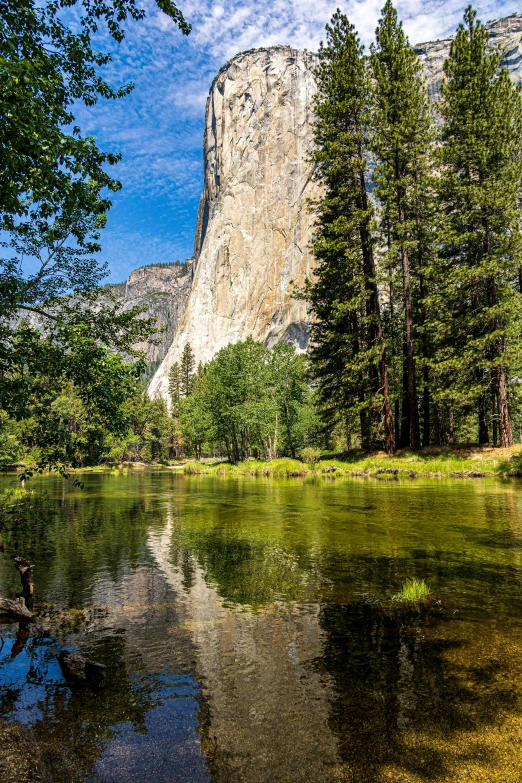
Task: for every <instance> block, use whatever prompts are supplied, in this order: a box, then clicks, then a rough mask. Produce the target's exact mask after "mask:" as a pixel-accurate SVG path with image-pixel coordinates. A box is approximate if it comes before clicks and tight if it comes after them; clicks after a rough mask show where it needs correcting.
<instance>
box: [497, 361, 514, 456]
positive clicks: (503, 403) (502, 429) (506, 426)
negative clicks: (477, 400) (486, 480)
mask: <svg viewBox="0 0 522 783" xmlns="http://www.w3.org/2000/svg"><path fill="white" fill-rule="evenodd" d="M497 408H498V429H499V436H500V448H507V447H508V446H512V445H513V429H512V426H511V412H510V410H509V399H508V393H507V378H506V370H505V368H504V366H503V365H500V366H499V367H498V368H497Z"/></svg>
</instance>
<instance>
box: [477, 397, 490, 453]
mask: <svg viewBox="0 0 522 783" xmlns="http://www.w3.org/2000/svg"><path fill="white" fill-rule="evenodd" d="M478 425H479V443H480V444H481V445H484V444H485V443H489V432H488V422H487V397H486V394H485V393H484V394H481V395H480V397H479V401H478Z"/></svg>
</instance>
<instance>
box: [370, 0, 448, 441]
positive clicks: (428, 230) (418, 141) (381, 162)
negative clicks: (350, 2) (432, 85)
mask: <svg viewBox="0 0 522 783" xmlns="http://www.w3.org/2000/svg"><path fill="white" fill-rule="evenodd" d="M370 65H371V73H372V77H373V78H372V85H373V90H372V117H371V149H372V152H373V155H374V156H375V171H374V181H375V195H376V197H377V200H378V217H379V237H380V243H379V244H380V246H381V248H382V249H383V252H382V253H381V257H380V259H379V265H380V269H381V277H382V278H383V279H384V282H385V284H386V289H387V291H388V303H387V304H388V308H389V318H388V325H389V335H390V338H392V337H393V338H395V345H394V344H393V342H392V341H391V340H389V345H390V352H389V353H390V355H392V356H394V355H397V354H398V356H397V358H398V359H399V361H398V362H397V363H396V367H397V370H399V372H398V373H396V375H395V378H394V379H393V380H394V381H395V394H394V396H395V398H396V399H397V400H399V401H400V400H401V398H402V416H401V417H400V418H401V427H400V432H398V433H397V436H398V437H397V441H398V445H400V446H409V445H411V446H412V447H413V448H414V449H418V448H419V446H420V429H419V410H418V399H417V377H416V376H417V371H416V355H417V354H418V353H419V348H420V346H419V342H420V341H419V342H417V338H418V337H419V328H420V329H422V326H423V320H424V312H423V309H422V306H421V307H419V303H420V301H421V299H422V298H423V296H424V274H425V273H424V268H423V267H424V266H425V265H426V262H427V260H429V258H430V254H431V251H432V245H433V231H432V224H433V208H432V198H431V190H430V175H431V163H432V149H433V142H434V130H433V120H432V117H431V112H430V108H429V103H428V95H427V91H426V88H425V85H424V80H423V75H422V65H421V63H420V60H419V58H418V56H417V55H416V53H415V51H414V50H413V47H412V46H411V44H410V43H409V41H408V39H407V38H406V36H405V34H404V30H403V28H402V24H401V22H400V21H399V19H398V17H397V11H396V10H395V8H394V7H393V5H392V3H391V2H390V0H387V2H386V4H385V6H384V8H383V10H382V16H381V19H380V20H379V24H378V27H377V30H376V43H375V44H374V45H372V54H371V57H370ZM416 304H417V307H415V305H416ZM416 327H417V328H416ZM401 332H402V334H401ZM401 338H402V340H403V346H404V351H403V350H402V348H403V346H402V345H401ZM423 347H426V345H425V344H424V346H423ZM403 353H404V361H402V359H403ZM401 365H403V366H401ZM403 378H404V388H401V387H402V386H403ZM398 424H399V422H396V425H397V426H398Z"/></svg>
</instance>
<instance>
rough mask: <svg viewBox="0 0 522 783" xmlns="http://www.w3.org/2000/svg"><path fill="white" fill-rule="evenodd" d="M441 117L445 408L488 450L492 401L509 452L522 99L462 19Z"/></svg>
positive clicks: (436, 326) (520, 252)
mask: <svg viewBox="0 0 522 783" xmlns="http://www.w3.org/2000/svg"><path fill="white" fill-rule="evenodd" d="M444 75H445V79H444V81H443V84H442V88H441V102H440V105H439V111H440V115H441V118H442V130H441V144H440V148H439V150H438V157H439V168H440V177H439V179H438V182H439V207H440V213H441V215H442V225H441V230H440V240H439V244H440V255H439V258H438V262H437V263H436V264H435V265H434V269H433V279H434V280H436V283H437V286H436V288H435V290H434V292H433V294H432V297H431V299H432V301H431V303H432V307H431V312H432V320H433V323H432V326H433V330H434V333H435V335H436V337H437V339H438V343H439V347H438V352H437V372H438V375H439V377H440V378H441V379H442V380H443V382H444V385H445V389H444V390H442V391H441V396H443V395H444V394H445V395H446V396H447V397H448V399H452V400H453V401H455V400H457V401H458V404H459V405H460V406H466V405H468V406H470V407H471V406H473V407H475V409H476V410H477V413H478V419H479V434H480V439H481V440H482V441H485V440H487V438H488V433H487V425H486V411H487V409H488V408H490V404H489V403H488V399H490V398H491V394H492V395H493V397H494V401H495V408H496V415H497V416H498V432H499V440H500V445H501V446H510V445H512V443H513V435H512V425H511V412H510V396H511V394H512V389H513V386H512V384H513V371H514V370H515V367H516V362H517V353H518V351H519V348H520V342H519V334H520V325H521V324H520V315H521V296H520V293H519V291H518V290H517V288H518V271H519V269H520V267H521V265H522V238H521V234H520V230H519V229H520V221H521V218H522V212H521V198H522V189H521V182H522V94H521V90H520V88H519V87H516V86H515V85H514V84H513V83H512V82H511V80H510V77H509V73H508V71H507V70H506V68H504V67H503V66H502V54H501V52H499V51H498V50H496V49H494V48H490V47H489V46H488V32H487V30H486V29H485V27H484V26H483V25H482V24H481V23H480V22H479V21H477V19H476V12H475V11H474V10H473V9H472V8H471V6H470V7H468V8H467V9H466V12H465V15H464V23H463V24H461V25H460V26H459V28H458V31H457V34H456V36H455V38H454V40H453V41H452V44H451V49H450V54H449V57H448V59H447V61H446V63H445V65H444Z"/></svg>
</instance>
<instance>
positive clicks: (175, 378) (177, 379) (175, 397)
mask: <svg viewBox="0 0 522 783" xmlns="http://www.w3.org/2000/svg"><path fill="white" fill-rule="evenodd" d="M169 396H170V404H171V411H172V414H173V415H174V416H175V415H177V411H178V410H179V401H180V399H181V372H180V369H179V364H178V362H174V364H173V365H172V367H171V368H170V370H169Z"/></svg>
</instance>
